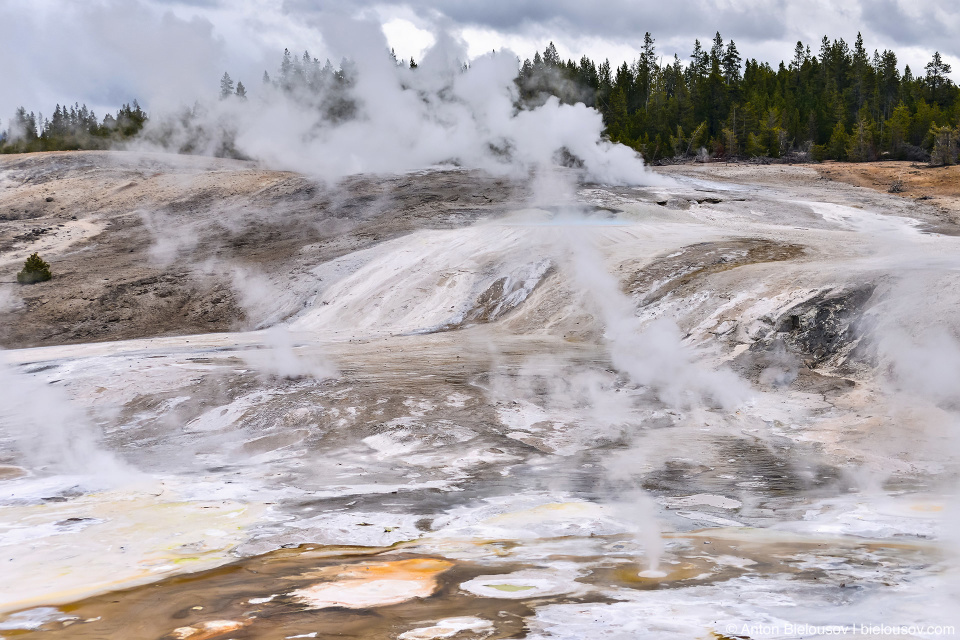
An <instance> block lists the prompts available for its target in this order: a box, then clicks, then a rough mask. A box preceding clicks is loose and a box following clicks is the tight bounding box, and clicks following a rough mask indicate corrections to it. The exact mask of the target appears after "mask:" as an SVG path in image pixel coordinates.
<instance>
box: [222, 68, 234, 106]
mask: <svg viewBox="0 0 960 640" xmlns="http://www.w3.org/2000/svg"><path fill="white" fill-rule="evenodd" d="M233 92H234V88H233V80H231V79H230V74H229V73H227V72H226V71H224V72H223V77H222V78H220V99H221V100H225V99H226V98H229V97H230V96H232V95H233Z"/></svg>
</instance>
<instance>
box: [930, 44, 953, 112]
mask: <svg viewBox="0 0 960 640" xmlns="http://www.w3.org/2000/svg"><path fill="white" fill-rule="evenodd" d="M924 69H926V71H927V85H928V86H929V87H930V100H931V102H936V101H938V100H939V99H940V97H941V96H940V93H941V91H940V89H941V87H943V86H944V85H945V84H949V82H950V80H949V78H947V77H946V76H947V74H948V73H950V72H951V71H953V69H952V67H951V66H950V65H949V64H947V63H946V62H944V61H943V58H942V57H941V56H940V52H939V51H935V52H934V54H933V59H932V60H930V62H928V63H927V64H926V66H925V67H924Z"/></svg>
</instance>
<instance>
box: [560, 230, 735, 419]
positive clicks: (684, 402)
mask: <svg viewBox="0 0 960 640" xmlns="http://www.w3.org/2000/svg"><path fill="white" fill-rule="evenodd" d="M563 237H564V239H565V240H566V242H567V246H568V247H569V249H570V258H571V262H572V266H573V272H574V276H575V278H576V280H577V281H578V282H579V284H580V286H581V287H582V288H583V289H584V290H585V291H586V292H587V293H588V294H589V296H590V298H591V300H592V301H593V303H594V305H595V307H596V309H597V310H598V311H599V314H600V319H601V320H602V321H603V324H604V327H605V333H604V337H605V338H606V340H607V343H608V344H609V350H610V358H611V361H612V363H613V366H614V367H615V368H616V369H617V370H618V371H621V372H622V373H624V374H626V375H627V376H628V377H629V378H630V380H631V381H632V382H633V383H634V384H638V385H641V386H645V387H650V388H652V389H654V390H655V391H656V393H657V395H658V396H659V398H660V400H661V401H663V402H665V403H666V404H668V405H671V406H675V407H695V406H701V405H704V404H710V403H712V404H715V405H719V406H720V407H722V408H724V409H727V410H730V409H733V408H734V407H736V406H737V405H738V404H740V403H741V402H743V401H744V400H746V399H747V398H748V397H749V394H750V390H749V387H748V386H747V384H746V383H745V382H743V380H741V379H740V378H739V377H738V376H737V375H736V374H735V373H733V372H732V371H730V370H729V369H717V370H714V369H710V368H708V367H706V366H704V365H703V364H701V363H698V362H697V360H696V354H695V353H694V352H693V351H692V350H691V349H690V348H688V347H687V346H686V345H684V344H683V336H682V335H681V334H680V329H679V328H678V327H677V325H676V323H675V322H673V321H671V320H668V319H665V318H662V319H659V320H656V321H654V322H651V323H650V324H648V325H647V326H642V322H641V320H640V319H639V318H637V314H636V306H635V304H634V303H633V301H631V300H630V298H629V297H627V295H626V294H624V293H623V291H621V289H620V283H619V282H618V281H617V279H616V278H615V277H614V276H613V275H612V274H611V273H610V272H609V271H608V270H607V269H606V268H605V266H604V264H603V259H602V257H601V256H600V254H599V252H598V251H597V250H596V249H595V248H594V247H593V246H592V245H591V244H590V238H589V236H588V235H587V234H585V233H584V232H583V229H582V228H576V229H575V228H573V227H569V228H567V229H565V233H564V234H563Z"/></svg>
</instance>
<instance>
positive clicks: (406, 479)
mask: <svg viewBox="0 0 960 640" xmlns="http://www.w3.org/2000/svg"><path fill="white" fill-rule="evenodd" d="M107 158H108V159H109V160H110V163H112V164H110V165H109V166H107V167H103V166H101V165H102V163H103V162H105V159H107ZM3 162H4V163H7V164H4V165H3V173H2V174H0V209H2V208H3V207H7V208H8V209H10V210H11V211H13V212H18V211H20V210H26V211H27V213H28V214H29V213H30V211H33V209H31V208H30V206H29V205H25V204H23V203H24V202H27V201H31V199H32V198H35V196H37V194H40V195H42V193H44V192H42V191H37V188H38V186H37V185H47V186H45V187H43V188H47V189H56V190H57V194H58V195H56V196H54V197H64V198H65V199H66V197H67V196H66V195H63V194H66V193H74V192H72V191H68V189H67V187H68V186H69V185H73V187H71V188H73V189H75V193H76V194H80V193H84V192H87V193H93V194H95V198H99V199H100V205H99V207H100V208H99V209H98V208H96V207H93V206H91V207H89V208H88V209H86V210H83V211H80V209H79V206H80V205H79V203H80V201H81V198H80V196H79V195H75V196H70V197H75V200H71V202H73V203H74V205H72V206H76V207H78V209H77V210H78V211H80V213H79V214H78V215H77V221H75V222H76V223H77V224H76V225H74V226H71V227H69V230H70V231H71V232H73V233H75V234H79V235H78V236H77V238H75V239H74V240H68V239H63V240H57V241H56V242H52V243H51V244H49V245H44V247H46V249H45V253H44V254H43V257H44V258H45V259H47V260H48V261H49V262H51V264H52V265H53V270H54V273H55V274H58V273H62V274H63V275H62V277H61V276H59V275H58V276H57V277H55V278H54V279H53V280H52V281H50V282H49V283H42V284H40V285H33V286H31V287H29V288H28V287H17V286H11V285H6V286H5V288H3V289H2V290H0V295H2V296H3V298H2V301H3V304H5V305H6V307H5V308H6V311H5V319H6V322H7V327H8V328H7V334H6V337H5V338H4V340H5V343H4V344H5V346H7V347H8V350H7V351H5V352H3V356H4V359H5V361H6V367H5V368H4V369H2V370H0V371H2V376H3V377H2V378H0V387H2V388H3V389H4V391H3V393H4V395H3V398H2V399H3V401H4V406H5V410H4V412H3V414H2V422H0V445H2V446H0V563H2V566H4V577H5V579H4V581H3V584H0V612H2V613H0V636H2V637H10V638H14V637H17V638H20V637H31V638H33V637H37V638H40V637H50V638H144V639H148V638H149V639H157V638H191V639H192V640H198V639H205V638H223V639H226V638H237V639H240V638H295V637H315V638H333V637H356V638H400V639H402V640H411V639H417V638H454V639H459V640H466V639H472V638H512V637H528V638H587V637H604V638H670V637H677V638H691V637H694V638H719V637H726V638H732V637H739V638H743V637H750V638H760V637H816V633H810V632H809V630H806V631H803V633H799V632H796V629H797V628H798V625H821V627H822V626H823V625H840V626H843V625H846V627H849V629H848V631H849V633H848V634H847V635H851V636H853V637H856V634H855V633H854V631H855V630H854V629H853V627H852V625H854V624H855V623H856V624H887V625H901V624H904V625H905V624H917V623H920V622H924V623H927V624H931V625H938V624H940V625H944V624H952V623H953V618H952V617H951V616H952V614H951V613H950V611H952V610H954V609H953V608H952V603H954V602H955V599H956V594H957V590H956V587H957V584H956V582H955V581H954V579H953V578H952V577H951V576H952V575H954V574H955V570H956V569H955V555H954V550H955V545H954V542H953V536H952V534H951V527H950V526H949V522H950V519H949V518H950V517H951V516H950V514H951V513H952V511H953V509H954V507H955V504H954V498H953V495H954V486H955V479H956V456H955V451H956V441H955V437H954V433H955V426H956V425H957V415H956V410H957V407H958V406H960V402H958V398H957V397H956V395H955V394H956V391H955V390H956V389H957V388H960V386H958V384H960V347H958V346H957V343H956V340H955V338H954V336H955V335H956V330H957V328H958V327H957V326H956V314H955V313H954V312H953V310H954V309H956V308H957V306H958V304H960V293H958V292H960V289H958V288H957V286H956V285H957V284H958V283H957V282H956V280H957V275H956V274H957V273H960V270H958V269H957V267H958V266H960V259H957V258H956V257H955V256H957V255H958V253H957V248H958V246H957V244H956V243H957V242H958V240H957V239H956V237H955V236H953V235H951V234H946V233H940V232H937V231H936V228H935V227H934V226H933V223H934V222H936V220H935V216H934V215H933V214H932V213H931V212H930V211H929V210H928V209H927V208H925V206H924V205H923V204H922V203H921V204H917V203H913V202H911V201H908V200H904V199H902V198H897V197H895V196H892V195H887V194H885V193H881V192H877V191H871V190H865V189H858V188H854V187H849V186H846V185H842V184H837V183H833V182H831V183H829V184H825V183H824V181H820V180H818V179H817V176H816V175H815V174H813V175H808V173H809V170H808V169H806V168H801V167H797V168H789V167H758V168H756V169H755V170H752V171H754V175H749V174H744V173H741V174H737V175H736V176H734V175H731V174H730V172H731V171H732V169H730V168H729V167H728V168H725V169H723V168H717V169H716V172H717V175H715V176H711V174H710V171H711V169H710V167H706V168H704V167H671V168H668V171H669V172H670V174H669V175H671V176H672V177H673V178H674V179H675V181H676V182H675V184H673V185H671V186H661V187H630V188H628V187H609V186H603V185H579V186H573V187H572V188H570V190H569V191H568V192H566V191H565V190H564V188H560V187H558V188H557V189H554V190H548V191H549V193H547V194H544V193H542V192H538V190H537V189H536V188H534V187H533V186H530V185H527V184H516V185H512V186H510V185H506V184H505V183H497V182H496V181H494V180H493V179H490V178H485V177H483V176H478V175H472V174H468V173H464V172H460V171H453V172H447V171H434V172H423V173H420V174H416V175H409V176H401V177H395V178H390V179H389V180H379V179H377V180H375V179H366V178H364V179H360V178H358V179H356V180H354V181H352V182H350V183H348V184H347V186H346V187H343V188H342V189H341V190H338V189H336V188H333V187H323V188H321V187H319V186H316V185H314V186H309V184H308V183H309V181H307V180H306V179H304V178H301V177H299V176H295V175H292V174H272V173H270V172H263V171H261V170H259V169H256V168H255V167H251V166H246V165H243V164H242V163H228V164H229V166H227V165H223V166H221V165H219V164H216V162H219V161H200V160H197V159H189V158H188V159H181V158H180V157H177V156H172V157H170V156H160V157H154V156H143V157H141V156H131V155H124V154H118V155H116V156H114V155H110V154H99V155H97V156H92V155H89V154H49V155H46V156H32V157H29V158H26V159H19V160H17V161H16V162H14V161H12V160H4V161H3ZM205 162H206V163H207V164H204V163H205ZM181 163H182V164H181ZM210 163H213V164H210ZM208 165H209V166H208ZM146 166H149V167H151V168H150V171H147V170H146V169H144V167H146ZM131 172H133V173H136V172H140V173H143V174H144V175H143V177H142V178H141V180H142V181H143V182H145V183H146V184H149V185H150V189H151V191H149V193H148V192H144V193H141V194H140V195H138V196H137V197H136V198H134V199H132V200H124V199H123V198H126V197H127V196H126V195H122V196H121V195H118V194H128V193H130V192H132V191H133V190H134V189H135V188H140V187H139V186H138V185H139V184H140V182H139V181H134V180H133V179H131V178H129V175H128V174H131ZM144 172H146V173H144ZM791 172H792V173H791ZM569 177H570V176H569V175H568V174H562V175H560V176H558V177H556V179H557V180H558V181H559V183H561V186H562V185H570V182H569V180H568V178H569ZM714 178H715V179H714ZM98 181H99V182H98ZM129 182H134V185H131V186H126V185H127V184H128V183H129ZM114 183H116V184H114ZM144 188H145V187H144ZM228 188H229V190H230V193H229V194H226V192H225V191H223V190H225V189H228ZM209 190H217V191H215V192H214V193H212V194H208V196H204V197H206V198H207V199H206V200H204V199H203V198H202V197H201V196H200V195H198V194H200V193H206V192H207V191H209ZM374 192H375V193H376V194H378V195H376V197H374V198H373V199H370V198H368V197H367V196H368V195H370V194H372V193H374ZM564 193H566V194H567V195H562V194H564ZM431 194H433V196H436V197H433V196H431ZM477 196H479V197H477ZM95 198H94V201H96V199H95ZM478 199H482V200H483V203H479V204H477V203H475V201H476V200H478ZM44 202H46V201H45V200H44ZM55 202H56V201H55ZM465 203H469V204H465ZM37 206H38V207H41V206H45V205H37ZM64 206H66V205H64ZM134 212H136V213H134ZM67 213H70V216H68V217H67V218H66V219H65V220H72V215H74V214H72V213H71V212H70V211H68V210H66V209H65V210H64V213H63V214H62V215H66V214H67ZM44 215H46V214H44ZM56 215H61V214H56ZM17 216H18V217H17V219H16V220H13V219H10V220H7V221H5V222H0V225H12V226H9V227H6V226H4V227H2V230H3V231H4V233H7V232H8V231H9V234H8V236H9V237H8V236H4V238H7V240H5V241H6V242H8V243H9V244H8V245H5V247H6V248H5V249H4V254H3V261H4V264H7V265H8V266H9V267H10V269H11V270H14V267H15V266H16V261H17V260H20V259H22V258H21V257H20V256H21V254H25V252H30V251H32V250H35V249H36V247H38V246H40V245H38V244H37V243H39V242H47V240H46V239H45V238H47V235H48V234H39V237H40V238H41V239H40V240H29V241H27V240H25V239H23V238H22V237H21V236H22V229H21V228H20V226H23V224H24V221H23V220H20V218H19V216H20V214H19V213H17ZM334 218H336V219H338V220H340V221H341V223H342V224H341V226H339V227H336V229H334V227H329V226H328V223H329V221H330V220H332V219H334ZM31 219H32V218H31ZM37 219H39V218H37ZM134 219H135V220H137V221H139V222H137V223H136V224H133V225H132V226H129V227H125V226H123V225H122V224H119V223H118V222H117V221H120V220H134ZM251 220H257V221H261V222H262V224H259V223H258V224H252V223H251V224H248V223H250V221H251ZM79 223H83V224H85V225H86V226H84V227H81V226H79ZM64 224H65V227H64V229H67V228H68V224H72V223H67V222H66V221H65V222H64ZM940 224H943V221H940ZM17 225H20V226H17ZM118 225H119V226H118ZM47 226H50V225H49V224H48V225H47ZM183 227H186V228H187V232H186V233H184V232H183V229H182V228H183ZM305 229H309V231H307V230H305ZM317 229H320V230H321V231H317ZM324 230H325V231H324ZM63 233H66V231H65V232H63ZM250 233H255V234H256V237H253V236H249V234H250ZM194 236H195V238H194ZM248 236H249V237H248ZM185 238H186V239H185ZM191 238H194V239H191ZM238 238H239V239H243V238H247V240H246V241H243V242H241V241H240V240H238ZM206 242H210V243H212V244H211V245H210V246H211V247H212V246H214V245H216V246H217V247H219V248H220V249H222V250H223V251H224V252H226V253H224V254H223V255H224V256H225V257H223V260H224V263H226V264H229V268H227V267H224V268H221V267H219V266H217V265H215V264H214V265H213V266H211V263H210V262H209V261H208V256H209V253H210V252H208V251H206V250H198V249H197V247H202V246H206V245H204V243H206ZM101 247H112V249H109V250H106V249H104V250H103V256H102V258H103V259H104V260H108V261H109V260H119V259H120V258H119V256H123V255H127V256H129V258H125V259H126V260H129V265H128V266H126V267H123V266H122V265H121V263H120V262H111V263H110V264H116V265H119V266H118V267H117V268H118V269H119V271H118V275H117V278H119V281H117V282H114V281H112V280H110V281H105V280H102V279H100V278H95V277H94V276H93V275H92V274H99V273H100V271H99V270H100V269H101V268H103V266H104V264H106V263H102V262H98V260H100V258H99V257H98V258H95V259H94V258H90V256H93V255H96V254H97V252H98V251H100V248H101ZM228 247H232V248H229V249H228ZM121 248H122V250H121ZM124 251H125V252H126V254H124ZM171 252H172V253H171ZM110 256H113V257H110ZM170 256H173V257H174V260H172V261H170V262H166V263H165V262H164V260H169V259H170ZM133 265H137V266H133ZM173 265H175V267H174V266H173ZM237 265H241V266H242V270H241V269H240V267H239V266H237ZM125 269H126V270H125ZM130 269H134V270H143V271H144V273H146V271H150V272H151V273H153V274H154V275H155V276H156V277H158V278H160V280H158V281H157V282H158V283H159V282H168V283H169V286H170V287H172V289H171V290H172V291H174V293H172V294H171V295H170V296H163V295H159V294H156V295H157V297H158V299H159V300H167V299H169V298H171V297H175V296H178V295H182V296H186V297H187V298H188V299H189V301H190V302H189V304H195V305H197V309H211V308H214V309H220V311H222V313H223V318H222V319H221V320H216V321H214V322H211V323H209V324H207V325H204V326H203V330H202V331H201V330H200V325H197V324H191V323H192V322H193V320H190V318H192V316H190V314H189V313H187V315H186V316H184V315H182V314H183V311H182V309H183V308H182V307H176V309H175V311H176V312H175V313H174V312H172V311H171V312H170V313H167V312H166V311H164V312H162V313H160V312H158V313H157V314H153V312H152V311H151V309H153V307H149V306H139V307H137V306H136V305H135V304H134V302H135V298H133V297H130V295H131V294H130V292H131V291H133V289H131V287H130V286H128V285H129V282H128V280H129V279H130V278H138V277H141V276H142V274H140V273H139V271H138V272H137V273H134V272H133V271H131V270H130ZM176 269H180V270H183V274H180V275H178V273H179V272H176V273H175V271H176ZM68 274H73V275H69V277H68ZM164 274H165V275H164ZM238 274H239V275H238ZM150 277H153V276H150ZM163 278H167V280H163ZM94 281H97V282H96V287H98V289H97V291H101V293H100V294H98V296H99V297H96V296H90V295H87V291H88V287H92V286H94ZM201 281H202V282H205V283H206V284H204V285H203V286H201V285H199V284H196V283H198V282H201ZM157 286H160V285H159V284H158V285H157ZM163 286H167V285H163ZM204 287H207V288H204ZM216 291H221V292H222V295H223V296H224V300H225V301H226V300H227V299H228V298H229V300H230V301H232V302H230V303H229V304H227V303H226V302H224V304H222V305H219V306H218V305H217V304H213V302H212V298H210V296H211V295H215V294H214V293H212V292H216ZM138 295H139V294H138ZM143 295H147V294H143ZM150 295H154V294H150ZM216 295H221V294H216ZM84 296H86V298H85V297H84ZM103 296H107V297H108V298H110V300H115V301H118V302H117V304H118V305H120V306H123V305H127V307H129V308H130V309H133V308H134V307H135V308H136V312H135V313H134V312H131V320H129V321H127V320H124V319H123V318H119V319H117V320H116V321H109V320H106V321H105V320H102V319H100V315H99V314H100V313H101V311H102V313H104V314H107V313H112V312H113V311H112V310H113V309H114V307H113V306H110V304H112V303H110V304H107V303H105V302H102V301H101V302H98V300H101V298H102V297H103ZM44 299H46V300H47V302H46V303H43V304H41V302H38V301H42V300H44ZM137 304H139V303H137ZM157 304H161V303H159V302H158V303H157ZM162 304H167V303H166V302H163V303H162ZM45 305H53V308H54V309H59V310H60V311H57V312H56V313H54V312H51V313H50V314H49V317H47V316H46V315H45V312H44V311H43V309H44V307H45ZM71 305H74V306H71ZM131 305H133V306H131ZM230 305H233V306H230ZM68 308H69V309H74V308H75V309H76V311H75V316H73V317H75V318H76V323H75V324H74V323H72V322H71V316H70V313H74V312H69V313H68V312H67V311H66V310H67V309H68ZM164 308H166V307H164ZM171 308H172V307H171ZM57 314H59V315H57ZM177 318H185V319H186V320H184V323H185V324H183V325H178V321H177ZM88 322H92V323H93V324H90V325H89V326H91V327H96V326H101V325H100V324H98V323H101V322H105V324H104V325H103V326H107V325H111V326H112V325H116V327H117V328H116V329H111V328H109V327H108V328H107V329H103V330H102V331H101V330H100V329H96V331H94V333H92V334H91V336H90V337H89V338H88V337H85V336H81V335H79V334H77V335H74V333H73V332H75V330H76V326H80V325H84V326H87V325H85V324H84V323H88ZM57 327H59V328H57ZM226 329H233V330H231V331H225V330H226ZM94 334H95V335H94ZM112 337H116V338H121V337H122V338H124V339H123V340H113V341H110V340H111V338H112ZM36 345H46V346H39V347H38V346H36ZM751 625H753V626H751ZM791 625H792V626H791ZM774 628H776V629H777V631H776V633H774V632H773V631H772V630H773V629H774ZM820 632H823V633H820ZM817 633H820V635H824V636H825V635H828V634H827V633H826V632H825V631H824V629H823V628H819V630H818V631H817ZM861 635H863V634H861ZM867 635H869V634H867ZM888 636H889V634H888ZM900 636H901V637H929V636H930V633H926V632H923V633H920V632H916V633H914V632H909V633H903V634H900ZM893 637H897V636H895V635H894V636H893Z"/></svg>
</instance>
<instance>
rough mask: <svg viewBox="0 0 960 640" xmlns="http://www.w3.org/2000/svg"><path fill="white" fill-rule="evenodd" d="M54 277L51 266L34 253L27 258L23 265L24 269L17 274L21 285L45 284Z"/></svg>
mask: <svg viewBox="0 0 960 640" xmlns="http://www.w3.org/2000/svg"><path fill="white" fill-rule="evenodd" d="M52 277H53V274H52V273H50V265H49V264H47V263H46V262H44V261H43V258H41V257H40V256H39V255H37V254H36V253H34V254H33V255H32V256H30V257H29V258H27V260H26V261H25V262H24V263H23V269H22V270H21V271H20V272H19V273H17V282H19V283H20V284H34V283H35V282H44V281H45V280H49V279H50V278H52Z"/></svg>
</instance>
